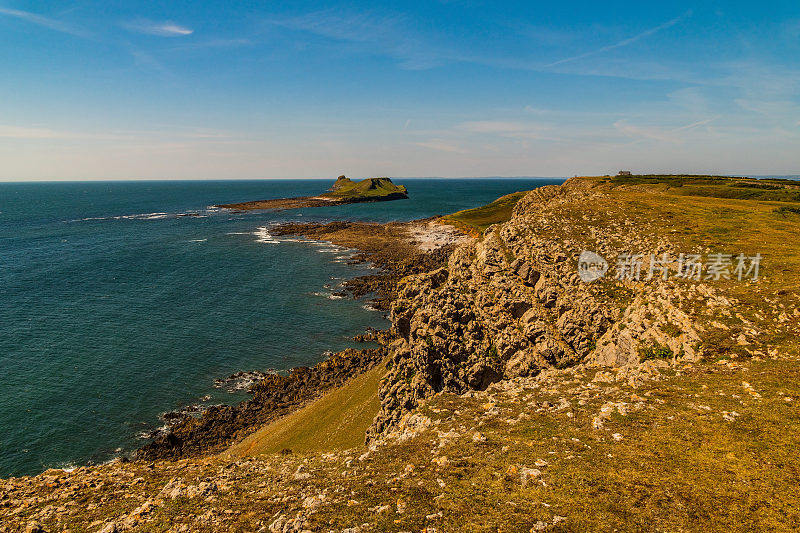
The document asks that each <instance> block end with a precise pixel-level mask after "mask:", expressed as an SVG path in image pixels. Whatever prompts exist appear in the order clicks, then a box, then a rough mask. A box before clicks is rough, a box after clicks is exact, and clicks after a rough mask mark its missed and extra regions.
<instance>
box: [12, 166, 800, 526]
mask: <svg viewBox="0 0 800 533" xmlns="http://www.w3.org/2000/svg"><path fill="white" fill-rule="evenodd" d="M774 181H775V183H773V182H768V181H766V180H759V181H758V182H756V181H755V180H746V179H742V178H722V177H713V176H683V177H676V176H670V177H665V176H625V177H616V178H612V177H607V176H606V177H597V178H574V179H570V180H568V181H567V182H566V183H565V184H564V185H562V186H548V187H542V188H539V189H536V190H534V191H530V192H527V193H520V194H518V195H515V196H514V197H509V198H505V199H504V200H502V201H498V203H495V204H490V206H486V208H483V209H477V210H471V211H470V212H462V213H461V214H460V215H458V216H457V217H455V218H451V217H444V218H442V219H437V220H429V221H418V222H415V223H404V224H389V225H369V224H366V225H364V224H361V223H349V222H342V223H333V224H328V225H291V226H286V227H284V228H283V229H281V230H280V231H285V232H287V233H297V234H302V235H305V236H307V237H312V238H319V239H324V240H329V241H331V242H336V243H341V244H343V245H346V246H352V247H356V248H359V249H361V250H363V252H364V254H366V255H365V256H363V257H362V260H369V261H372V262H374V263H376V264H378V265H379V266H382V267H384V275H385V277H384V278H383V279H382V280H381V281H377V280H369V279H367V280H365V281H363V282H362V284H361V285H358V284H356V285H354V286H353V288H352V289H351V292H353V293H354V294H357V295H366V294H368V293H374V294H377V296H375V297H376V298H377V299H378V301H379V302H381V303H380V305H381V306H383V308H386V309H389V310H390V317H391V321H392V327H391V331H390V332H387V333H376V332H370V333H369V334H367V335H366V336H365V337H364V338H362V339H361V340H365V341H370V342H374V341H378V342H380V343H381V346H380V347H379V348H370V349H367V350H364V351H353V352H349V353H343V354H336V355H335V356H333V357H331V358H330V359H329V360H328V361H326V362H325V363H321V365H323V364H325V365H326V367H325V368H324V369H323V368H320V369H317V368H316V367H315V368H314V369H304V370H299V371H298V370H295V371H293V372H292V373H290V374H289V376H280V375H274V376H273V375H270V376H267V377H266V379H264V380H262V381H260V382H259V383H258V384H256V385H254V386H253V389H252V390H253V394H254V398H253V400H251V402H252V403H246V404H244V406H240V407H239V408H235V407H230V408H221V409H209V411H207V412H206V413H204V414H203V415H202V416H201V417H199V418H197V419H193V420H195V422H192V423H191V424H188V425H187V426H186V427H185V428H183V429H178V430H175V431H173V432H172V434H173V436H172V437H169V436H165V437H163V440H161V441H156V443H154V444H152V445H150V447H148V448H145V449H144V450H143V451H142V453H141V454H140V457H139V458H138V460H135V461H132V462H123V461H117V462H114V463H112V464H109V465H104V466H101V467H92V468H80V469H77V470H76V471H73V472H63V471H55V470H54V471H48V472H45V473H44V474H41V475H39V476H35V477H31V478H18V479H10V480H6V481H2V482H0V521H2V524H3V525H2V526H0V531H17V530H20V529H23V530H24V529H25V528H28V530H29V531H59V530H67V529H70V530H89V531H106V532H112V531H122V530H141V531H176V532H177V531H264V532H290V531H337V532H339V531H341V532H345V531H346V532H348V533H356V532H359V533H360V532H367V531H585V530H618V531H641V530H647V531H664V530H666V531H689V530H691V531H706V530H710V529H721V528H724V529H727V530H732V531H753V530H785V531H791V530H796V529H797V528H798V527H800V512H798V508H800V498H798V496H797V491H796V490H795V489H796V485H797V483H798V480H799V479H800V462H799V461H798V460H797V457H798V452H800V444H798V443H797V441H796V439H795V438H794V437H793V435H796V433H797V431H800V416H798V407H797V402H798V401H800V385H798V383H800V379H798V378H800V350H798V342H797V339H798V338H800V308H799V307H798V304H797V302H798V291H797V287H798V286H800V283H798V282H799V281H800V246H798V244H797V241H796V238H795V237H796V234H797V232H798V229H799V228H800V218H798V215H797V214H796V212H795V211H793V209H795V208H796V207H797V206H796V204H794V203H793V202H796V201H797V199H796V198H795V195H796V194H797V189H796V187H795V186H794V185H793V184H783V183H781V182H780V180H774ZM446 226H450V227H454V228H458V231H456V230H455V229H454V230H452V233H451V230H449V229H443V228H444V227H446ZM423 228H429V229H432V230H433V231H434V233H436V236H435V237H426V238H420V237H419V235H420V233H419V231H421V230H422V229H423ZM465 230H468V231H465ZM464 232H468V233H471V234H472V235H473V237H472V238H465V237H464V236H463V233H464ZM381 235H383V236H384V237H385V241H382V240H381V237H380V236H381ZM446 235H450V237H447V236H446ZM400 237H402V238H400ZM429 242H436V243H437V244H438V246H437V247H435V249H433V250H427V249H425V246H426V243H429ZM587 251H590V252H592V253H593V254H595V255H596V256H599V257H601V258H605V259H607V260H608V264H607V265H606V270H603V271H602V273H603V274H605V275H604V276H598V277H595V278H591V279H590V281H586V279H585V278H584V277H582V276H581V271H580V268H579V259H580V257H582V255H583V254H584V252H587ZM718 253H722V254H723V255H724V257H725V258H726V259H728V260H730V261H731V262H730V264H729V263H724V265H723V266H727V267H728V270H723V271H720V269H719V266H717V267H715V268H714V269H710V270H709V268H708V267H703V269H702V270H701V272H700V274H699V275H698V276H697V277H694V276H693V275H692V276H680V275H678V274H679V273H682V272H684V267H685V262H686V258H687V256H689V255H692V256H694V255H699V256H702V257H703V258H707V257H714V254H718ZM682 254H683V255H682ZM725 254H727V255H725ZM737 254H741V257H743V258H753V257H759V258H763V264H761V270H760V272H759V275H758V276H753V271H752V269H750V270H748V271H747V274H746V275H744V276H740V275H738V274H737V272H736V266H737V265H736V262H735V260H733V258H734V257H736V256H737ZM728 255H730V258H729V257H728ZM631 256H636V258H637V259H636V261H637V262H634V261H633V260H632V259H631ZM717 259H718V261H717V263H714V264H717V265H718V264H719V258H717ZM712 263H713V261H712ZM740 273H743V272H740ZM634 274H637V275H634ZM716 274H720V275H719V276H717V275H716ZM317 366H318V367H319V366H320V365H317ZM352 375H357V376H358V377H356V378H351V376H352ZM370 376H375V379H372V378H370V379H366V378H369V377H370ZM348 378H351V379H348ZM359 380H362V381H359ZM354 383H355V384H356V388H353V387H354V385H353V384H354ZM348 387H351V388H350V389H348ZM371 387H374V391H373V393H374V395H375V396H376V401H375V403H374V407H369V408H368V409H365V410H364V411H363V412H362V414H361V415H359V416H364V413H368V414H369V421H370V422H369V424H368V425H369V429H368V430H367V432H366V435H363V434H362V435H361V437H362V438H365V439H366V443H365V444H364V445H362V446H356V445H353V446H351V447H347V448H337V447H327V446H326V445H323V444H321V443H322V442H323V441H324V439H322V438H320V439H319V442H320V444H319V445H317V446H316V447H315V446H314V444H313V441H314V439H315V438H317V435H320V436H327V435H326V434H325V431H327V432H328V433H337V432H341V431H342V429H341V428H345V427H350V426H348V425H347V421H348V419H349V418H352V416H355V415H354V414H353V413H352V412H348V410H347V408H345V407H342V408H340V409H339V410H337V405H344V402H341V401H340V398H346V397H348V396H349V395H355V394H357V393H366V392H369V390H365V389H369V388H371ZM320 390H324V391H326V393H327V394H324V395H321V393H320ZM311 391H313V392H311ZM337 391H338V392H341V391H344V393H345V394H344V395H343V396H341V395H340V396H336V393H337ZM259 397H260V398H259ZM256 398H259V399H258V400H256ZM326 398H334V400H333V401H328V402H327V403H325V400H326ZM370 401H371V400H365V402H364V405H367V406H372V405H373V404H372V403H370ZM337 402H338V403H337ZM372 409H374V410H372ZM289 412H291V413H292V414H291V416H290V417H284V418H281V417H282V416H283V415H284V414H286V413H289ZM291 417H293V420H292V423H291V424H289V425H288V429H287V426H280V427H279V425H278V424H280V421H281V420H284V419H286V418H291ZM276 420H277V421H276ZM323 422H324V423H323ZM326 425H327V426H328V427H327V428H326V427H321V426H326ZM258 426H261V429H258ZM358 427H361V426H358ZM270 428H275V431H278V429H279V428H280V429H281V430H282V431H286V432H288V433H292V431H294V434H293V435H290V436H289V437H287V438H286V440H285V441H286V442H301V441H302V442H305V443H306V448H304V450H305V451H302V452H296V451H294V450H293V449H292V447H291V446H287V447H286V448H285V449H283V450H282V451H283V452H284V453H271V452H270V453H268V452H266V451H259V450H266V449H268V447H267V446H260V441H259V438H260V437H258V435H259V434H261V435H262V436H263V437H264V438H269V434H270V431H271V430H270ZM292 428H294V429H292ZM257 429H258V431H256V430H257ZM254 431H255V433H253V432H254ZM309 434H310V435H311V437H310V438H308V435H309ZM254 435H255V437H254ZM240 439H245V442H246V443H247V446H240V445H237V444H235V441H237V440H240ZM292 439H294V440H292ZM309 441H311V445H310V446H309V445H308V442H309ZM280 442H283V441H280ZM362 442H363V441H362ZM231 443H234V444H233V445H231V446H229V444H231ZM270 446H273V448H274V446H275V443H274V442H270ZM176 458H179V459H178V460H175V459H176Z"/></svg>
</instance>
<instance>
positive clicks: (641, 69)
mask: <svg viewBox="0 0 800 533" xmlns="http://www.w3.org/2000/svg"><path fill="white" fill-rule="evenodd" d="M619 169H631V170H633V171H641V172H645V171H647V172H665V171H670V172H720V173H741V174H762V175H763V174H797V173H800V3H798V2H797V1H786V2H768V1H767V2H757V3H756V2H752V1H750V2H735V1H725V2H722V1H720V2H703V3H689V2H659V3H651V2H640V1H636V2H632V1H626V2H547V3H544V2H533V1H528V2H496V1H486V2H482V1H463V2H462V1H458V0H451V1H446V0H442V1H429V2H408V3H404V2H394V3H385V5H379V4H378V3H375V2H336V3H332V2H291V3H279V2H254V1H247V2H237V1H226V2H219V1H216V2H208V1H199V0H195V1H180V0H173V1H170V2H149V1H142V0H125V1H117V0H110V1H104V2H89V1H77V2H63V1H62V2H55V1H39V2H37V1H27V2H23V1H19V0H0V179H6V180H9V179H10V180H28V179H126V178H164V179H169V178H258V177H331V176H336V175H338V174H341V173H346V174H347V175H351V176H353V177H361V176H370V175H391V176H487V175H508V176H514V175H538V176H563V175H574V174H598V173H607V172H616V171H617V170H619Z"/></svg>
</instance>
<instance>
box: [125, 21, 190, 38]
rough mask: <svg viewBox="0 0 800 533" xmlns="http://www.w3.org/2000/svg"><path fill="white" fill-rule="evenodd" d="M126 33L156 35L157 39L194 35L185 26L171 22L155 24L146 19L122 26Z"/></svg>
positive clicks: (155, 22)
mask: <svg viewBox="0 0 800 533" xmlns="http://www.w3.org/2000/svg"><path fill="white" fill-rule="evenodd" d="M123 27H124V28H125V29H127V30H128V31H132V32H136V33H144V34H147V35H157V36H159V37H185V36H187V35H191V34H193V33H194V30H193V29H191V28H187V27H186V26H180V25H178V24H175V23H174V22H171V21H164V22H157V21H152V20H147V19H138V20H134V21H130V22H126V23H124V24H123Z"/></svg>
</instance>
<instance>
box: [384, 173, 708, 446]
mask: <svg viewBox="0 0 800 533" xmlns="http://www.w3.org/2000/svg"><path fill="white" fill-rule="evenodd" d="M607 194H608V192H607V191H606V190H603V189H602V188H597V187H592V186H591V184H587V183H586V182H582V181H579V180H570V181H568V182H567V183H566V184H564V185H563V186H560V187H559V186H548V187H543V188H540V189H536V190H534V191H532V192H531V193H529V194H528V195H527V196H526V197H525V198H524V199H523V200H521V201H520V202H519V204H518V205H517V206H516V207H515V210H514V214H513V216H512V218H511V220H510V221H508V222H506V223H504V224H501V225H495V226H492V227H490V228H489V229H488V230H487V231H486V232H485V233H484V236H483V238H482V239H480V240H476V241H473V242H470V243H468V244H465V245H462V246H461V247H460V248H458V249H457V250H456V251H455V252H454V253H453V254H452V256H451V257H450V260H449V263H448V265H447V266H446V267H444V268H440V269H438V270H435V271H433V272H429V273H425V274H421V275H418V276H411V277H408V278H406V279H405V280H404V281H403V282H401V284H400V286H399V288H398V299H397V301H396V302H395V304H394V306H393V309H392V314H391V316H392V322H393V329H394V331H395V333H396V334H397V335H398V340H396V341H395V342H394V343H393V344H392V345H391V346H390V350H389V358H390V360H389V363H388V366H389V367H390V371H389V374H388V376H387V377H386V379H385V380H384V383H383V386H382V389H381V392H380V396H381V401H382V408H381V412H380V414H379V416H378V417H377V418H376V420H375V422H374V424H373V426H372V428H371V429H370V434H369V438H372V437H374V436H376V435H378V434H380V433H382V432H384V431H385V430H386V429H387V428H390V427H392V426H393V425H395V424H396V423H397V422H398V421H399V420H400V418H401V417H402V416H403V415H404V414H405V413H407V412H409V411H410V410H412V409H414V408H415V407H416V406H417V405H418V404H419V403H420V401H421V400H422V399H424V398H427V397H430V396H432V395H433V394H435V393H437V392H440V391H447V392H453V393H457V394H462V393H464V392H465V391H468V390H471V389H473V390H483V389H485V388H486V387H487V386H488V385H490V384H491V383H494V382H497V381H499V380H502V379H506V378H514V377H518V376H530V375H536V374H537V373H539V372H540V371H541V370H543V369H546V368H552V367H557V368H562V367H567V366H572V365H576V364H589V365H611V366H621V365H629V364H635V363H638V362H640V360H641V359H643V358H650V357H660V358H668V359H675V358H682V359H693V358H696V357H697V356H698V348H699V346H700V340H701V339H700V333H699V332H700V331H701V330H702V328H701V327H700V325H699V324H698V323H696V321H695V320H693V319H692V318H691V316H690V315H689V314H688V313H687V312H686V311H684V310H683V309H682V307H685V304H686V303H687V302H691V301H693V298H695V297H706V298H713V291H712V290H711V288H710V287H708V286H706V285H702V284H699V285H697V286H685V287H679V286H676V285H675V284H672V283H669V282H666V281H663V280H661V279H653V280H650V281H649V282H648V283H646V284H645V283H642V282H638V283H637V282H633V281H623V280H619V281H618V280H599V281H596V282H595V283H586V282H584V281H582V280H581V279H580V278H579V276H578V270H577V259H578V256H579V255H580V254H581V252H582V251H584V250H593V251H597V252H598V253H600V254H611V256H613V254H614V253H616V251H617V250H653V251H654V252H657V253H659V254H660V253H662V252H664V251H668V250H672V248H673V247H672V246H671V244H670V243H669V242H667V241H664V240H659V239H657V238H654V237H652V236H651V234H649V233H648V231H647V228H642V227H632V224H626V221H625V220H624V219H622V220H620V219H616V220H614V222H612V223H611V225H610V226H609V221H608V220H606V219H599V218H598V219H596V220H592V219H588V217H587V216H586V215H584V214H583V211H584V210H583V207H584V206H587V205H589V204H593V203H595V202H597V201H599V200H601V198H602V197H603V196H605V195H607ZM606 256H607V257H609V255H606ZM645 268H646V266H645Z"/></svg>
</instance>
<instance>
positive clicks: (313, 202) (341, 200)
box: [214, 176, 408, 211]
mask: <svg viewBox="0 0 800 533" xmlns="http://www.w3.org/2000/svg"><path fill="white" fill-rule="evenodd" d="M407 198H408V191H407V190H406V188H405V187H404V186H403V185H395V184H394V183H392V180H391V179H389V178H386V177H382V178H366V179H363V180H361V181H353V180H351V179H350V178H348V177H346V176H339V177H338V178H337V179H336V182H334V184H333V186H332V187H331V188H330V189H328V192H325V193H322V194H320V195H319V196H298V197H294V198H275V199H272V200H255V201H251V202H240V203H233V204H220V205H216V206H214V207H222V208H226V209H240V210H244V211H251V210H256V209H299V208H302V207H325V206H331V205H342V204H356V203H362V202H386V201H390V200H403V199H407Z"/></svg>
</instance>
